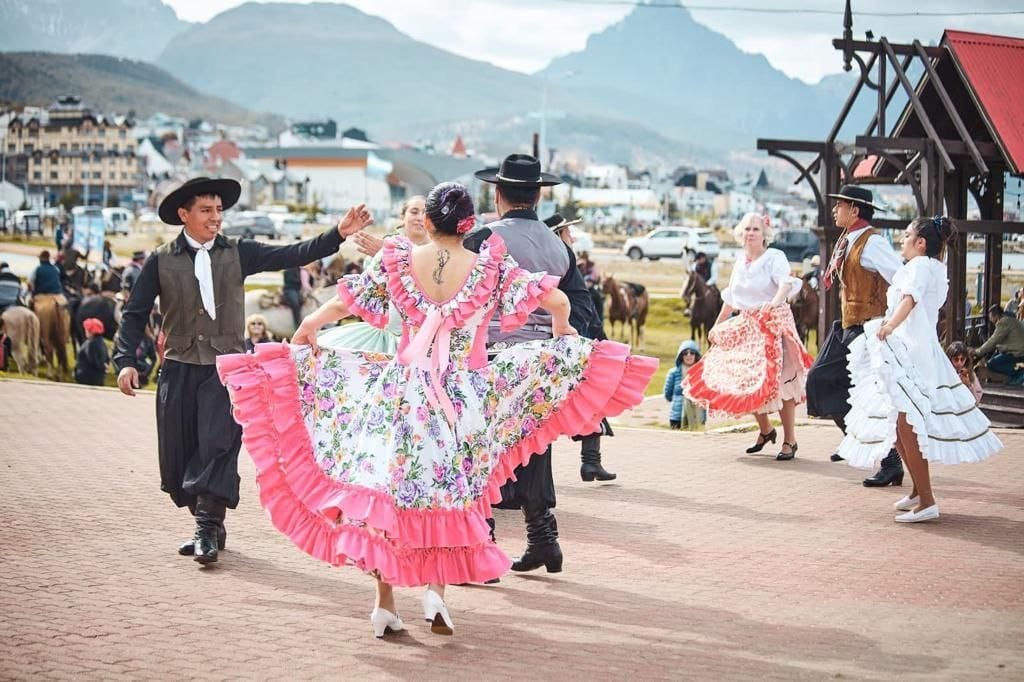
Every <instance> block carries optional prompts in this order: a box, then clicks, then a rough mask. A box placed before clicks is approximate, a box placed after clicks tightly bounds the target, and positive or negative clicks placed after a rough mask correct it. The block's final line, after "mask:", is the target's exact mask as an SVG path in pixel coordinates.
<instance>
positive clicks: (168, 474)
mask: <svg viewBox="0 0 1024 682" xmlns="http://www.w3.org/2000/svg"><path fill="white" fill-rule="evenodd" d="M240 193H241V186H240V185H239V184H238V183H237V182H236V181H234V180H230V179H218V178H214V179H211V178H193V179H192V180H189V181H188V182H186V183H184V184H183V185H182V186H181V187H179V188H178V189H176V190H175V191H174V192H172V193H171V194H169V195H168V196H167V198H165V199H164V200H163V202H162V203H161V204H160V219H161V220H162V221H164V222H165V223H167V224H168V225H182V226H183V229H182V231H181V232H180V233H179V234H178V236H177V238H175V239H174V240H173V241H171V242H169V243H167V244H164V245H163V246H161V247H160V248H158V249H157V250H155V251H154V252H153V253H152V254H150V256H149V258H147V259H146V262H145V263H144V264H143V266H142V271H141V272H140V273H139V276H138V279H137V280H136V281H135V285H134V286H133V288H132V295H131V298H129V300H128V304H127V306H125V309H124V313H123V315H122V319H121V328H120V331H119V332H118V335H117V338H116V339H115V354H114V364H115V365H117V368H118V370H119V374H118V376H117V383H118V386H119V387H120V388H121V392H122V393H125V394H126V395H129V396H134V395H135V389H136V388H138V387H139V373H138V369H137V367H136V355H135V352H136V349H137V348H138V346H139V343H140V342H141V340H142V337H143V335H144V333H145V328H146V324H147V323H148V322H149V316H150V313H151V311H152V309H153V303H154V301H155V299H156V297H157V296H159V297H160V310H161V313H162V314H163V333H164V334H165V338H166V344H165V355H164V362H163V365H162V367H161V368H160V375H159V378H158V380H157V396H156V401H157V404H156V425H157V440H158V448H159V458H160V488H161V489H162V490H163V491H164V492H165V493H167V494H168V495H170V496H171V499H172V500H173V501H174V503H175V504H177V505H178V506H179V507H188V508H189V510H190V511H191V512H192V514H193V516H194V517H195V522H196V530H195V534H194V536H193V538H192V539H191V540H189V541H188V542H186V543H184V544H183V545H181V546H180V547H179V548H178V553H179V554H182V555H186V556H194V557H195V560H196V561H198V562H199V563H201V564H209V563H213V562H215V561H217V552H218V550H220V549H224V543H225V540H226V537H227V534H226V532H225V531H224V516H225V509H226V508H230V509H234V508H235V507H236V506H237V505H238V481H239V479H238V451H239V449H240V448H241V444H242V430H241V427H239V426H238V424H236V423H235V421H234V419H233V418H232V416H231V403H230V401H229V399H228V393H227V389H225V388H224V386H223V385H222V384H221V383H220V379H219V378H218V376H217V367H216V364H215V363H216V359H217V356H218V355H223V354H225V353H242V352H244V351H245V346H244V341H243V332H244V329H245V320H244V317H245V287H244V282H245V278H246V277H247V276H248V275H251V274H254V273H257V272H265V271H271V270H281V269H284V268H292V267H297V266H302V265H306V264H307V263H310V262H312V261H314V260H318V259H320V258H324V257H326V256H329V255H331V254H334V253H336V252H337V250H338V247H339V246H340V245H341V242H342V241H344V239H345V237H347V236H349V235H351V234H354V233H355V232H357V231H359V230H361V229H363V228H364V227H366V226H367V225H369V224H370V223H372V222H373V219H372V218H371V217H370V214H369V212H368V211H367V210H366V207H365V206H363V205H362V204H360V205H359V206H357V207H355V208H353V209H350V210H349V212H348V213H347V214H346V215H345V217H344V219H342V221H341V222H340V223H339V224H338V227H337V228H336V229H331V230H328V231H327V232H324V233H323V234H322V235H320V236H319V237H315V238H313V239H309V240H306V241H304V242H300V243H298V244H292V245H289V246H270V245H269V244H263V243H260V242H257V241H254V240H251V239H242V240H235V239H229V238H227V237H225V236H224V235H222V234H220V229H221V219H222V217H223V212H224V211H225V210H226V209H229V208H231V207H232V206H233V205H234V204H235V203H236V202H237V201H238V197H239V194H240Z"/></svg>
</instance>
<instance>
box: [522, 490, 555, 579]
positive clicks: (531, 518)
mask: <svg viewBox="0 0 1024 682" xmlns="http://www.w3.org/2000/svg"><path fill="white" fill-rule="evenodd" d="M523 516H524V517H525V518H526V551H525V552H523V555H522V556H521V557H518V558H517V559H515V560H514V561H513V562H512V570H513V571H520V572H522V571H534V570H536V569H538V568H540V567H541V566H543V567H544V568H546V569H547V572H548V573H561V572H562V548H561V547H559V546H558V523H557V522H556V521H555V515H554V514H552V513H551V510H550V509H549V508H548V507H546V506H544V505H543V504H533V505H528V506H524V507H523Z"/></svg>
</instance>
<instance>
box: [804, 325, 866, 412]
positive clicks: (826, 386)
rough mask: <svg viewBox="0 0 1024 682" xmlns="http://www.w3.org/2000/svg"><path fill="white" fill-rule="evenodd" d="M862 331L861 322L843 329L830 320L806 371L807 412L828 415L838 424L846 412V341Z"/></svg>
mask: <svg viewBox="0 0 1024 682" xmlns="http://www.w3.org/2000/svg"><path fill="white" fill-rule="evenodd" d="M863 333H864V327H863V326H862V325H859V324H858V325H854V326H852V327H847V328H845V329H844V328H843V327H842V325H841V323H840V322H839V321H835V322H833V323H832V328H831V329H830V330H829V333H828V336H827V337H825V343H824V345H823V346H822V347H821V350H820V351H819V352H818V357H817V359H816V360H815V361H814V364H813V365H811V369H810V371H809V372H808V373H807V414H809V415H810V416H812V417H830V418H832V419H835V420H836V423H837V424H838V423H841V422H842V420H843V419H844V418H845V417H846V415H847V413H848V412H849V411H850V403H849V402H848V401H849V398H850V373H849V371H848V369H847V363H848V358H847V356H848V355H849V353H850V344H851V343H853V340H854V339H856V338H857V337H858V336H860V335H861V334H863Z"/></svg>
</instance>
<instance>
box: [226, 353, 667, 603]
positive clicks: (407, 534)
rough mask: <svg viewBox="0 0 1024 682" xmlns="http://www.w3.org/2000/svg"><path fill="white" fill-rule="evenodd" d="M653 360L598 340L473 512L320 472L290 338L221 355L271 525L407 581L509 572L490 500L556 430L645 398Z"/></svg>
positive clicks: (318, 552)
mask: <svg viewBox="0 0 1024 682" xmlns="http://www.w3.org/2000/svg"><path fill="white" fill-rule="evenodd" d="M657 364H658V361H657V360H656V359H654V358H646V357H640V356H637V357H630V356H629V348H628V347H627V346H624V345H623V344H618V343H614V342H607V341H606V342H599V343H598V344H595V348H594V351H593V352H592V354H591V356H590V358H589V361H588V365H587V368H586V370H584V376H583V380H582V381H581V383H580V385H579V386H577V387H576V388H575V389H573V390H572V391H571V392H570V393H569V395H567V396H566V399H565V400H564V401H563V403H562V404H561V405H560V406H559V408H558V409H557V410H556V411H554V412H553V413H552V414H551V416H550V417H549V418H548V419H546V420H545V421H544V422H543V423H541V424H539V425H538V427H537V429H535V431H534V432H533V433H532V434H530V435H529V436H527V437H525V438H523V439H522V440H520V441H519V443H517V444H516V445H515V446H513V447H512V448H511V449H510V450H508V451H507V452H506V453H505V454H503V455H502V456H501V457H500V458H499V464H498V465H497V466H496V467H495V469H494V470H493V471H492V472H491V475H490V477H489V479H488V483H487V487H486V489H485V491H484V494H483V495H482V496H481V497H480V498H479V499H478V500H477V501H476V502H475V503H473V504H472V505H471V506H470V507H469V508H467V509H464V510H448V509H400V508H397V507H395V505H394V502H393V500H392V499H391V498H390V496H388V495H387V494H386V493H384V492H381V491H377V490H372V489H369V488H365V487H363V486H357V485H353V484H348V483H345V482H342V481H337V480H335V479H333V478H331V477H329V476H327V475H326V474H325V473H324V472H323V470H322V469H321V468H320V467H319V465H318V464H317V462H316V460H315V458H314V456H313V452H314V450H313V444H312V442H311V440H310V437H309V432H308V430H307V428H306V424H305V421H304V419H303V417H302V411H301V407H300V405H301V403H300V397H299V387H298V382H297V380H296V369H295V363H294V361H293V359H292V356H291V352H290V350H289V347H288V346H287V345H286V344H277V343H267V344H260V345H259V346H257V348H256V351H255V353H252V354H236V355H224V356H221V357H219V358H218V359H217V369H218V373H219V375H220V379H221V381H222V382H223V383H224V384H225V386H227V387H228V389H229V390H230V393H231V397H232V402H233V403H234V416H235V419H236V421H238V423H239V424H240V425H242V427H243V442H244V443H245V447H246V450H247V451H248V452H249V454H250V456H251V457H252V458H253V461H254V463H255V464H256V469H257V472H258V475H257V482H258V484H259V489H260V502H261V504H262V505H263V507H264V508H265V509H266V510H267V512H268V514H269V515H270V519H271V522H272V523H273V524H274V526H275V527H276V528H277V529H278V530H279V531H281V532H282V533H284V534H285V535H286V536H288V537H289V538H290V539H291V540H292V541H293V542H294V543H295V544H296V545H297V546H298V547H299V548H300V549H302V550H303V551H305V552H306V553H307V554H310V555H311V556H313V557H316V558H318V559H321V560H323V561H327V562H329V563H331V564H334V565H341V564H344V563H353V564H355V565H357V566H359V567H360V568H363V569H364V570H368V571H372V570H377V571H379V572H380V574H381V575H382V576H383V577H384V579H386V580H387V581H388V582H390V583H392V584H395V585H401V586H416V585H423V584H427V583H431V582H434V583H442V584H451V583H457V582H484V581H486V580H490V579H491V578H494V577H497V576H500V575H502V574H503V573H505V572H506V571H507V570H508V567H509V565H510V562H509V559H508V557H507V556H506V555H505V554H504V553H503V552H502V551H501V550H500V549H499V548H498V547H497V546H495V545H494V544H493V543H490V542H489V540H488V534H489V528H488V526H487V521H486V519H487V518H489V517H490V515H491V509H490V504H491V503H492V502H496V501H498V500H500V498H501V493H500V487H501V485H502V484H503V483H504V482H505V481H506V480H508V479H509V478H512V475H513V474H512V472H513V471H514V469H515V467H516V466H519V465H521V464H525V463H526V462H528V461H529V459H530V457H531V456H532V455H533V454H534V453H537V452H543V451H544V450H545V449H546V448H547V446H548V444H550V443H551V442H552V441H553V440H555V439H556V438H557V437H558V436H559V435H562V434H566V435H580V434H589V433H593V432H594V431H596V430H597V425H598V424H599V423H600V420H601V417H602V416H614V415H616V414H619V413H621V412H622V411H623V410H625V409H628V408H630V407H634V406H635V405H637V404H639V403H640V401H641V400H642V399H643V390H644V388H645V387H646V386H647V384H648V383H649V381H650V378H651V376H652V375H653V373H654V371H655V370H656V368H657ZM584 387H585V388H586V390H583V389H584ZM601 388H604V389H605V390H604V391H602V390H601ZM595 389H596V390H595ZM593 393H603V394H604V395H603V397H602V396H595V395H592V394H593ZM351 521H356V522H361V523H365V524H366V527H358V526H354V525H352V524H351V523H349V522H351Z"/></svg>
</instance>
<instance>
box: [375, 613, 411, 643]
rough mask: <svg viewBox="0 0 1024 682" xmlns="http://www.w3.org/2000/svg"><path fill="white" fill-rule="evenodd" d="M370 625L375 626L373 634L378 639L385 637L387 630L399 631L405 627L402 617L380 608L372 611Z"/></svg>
mask: <svg viewBox="0 0 1024 682" xmlns="http://www.w3.org/2000/svg"><path fill="white" fill-rule="evenodd" d="M370 625H372V626H373V635H374V637H376V638H377V639H380V638H381V637H383V636H384V633H385V632H399V631H400V630H404V629H405V626H404V625H402V619H401V618H399V617H398V615H397V614H394V613H391V612H390V611H388V610H387V609H380V608H376V609H374V610H373V611H372V612H371V613H370Z"/></svg>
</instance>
